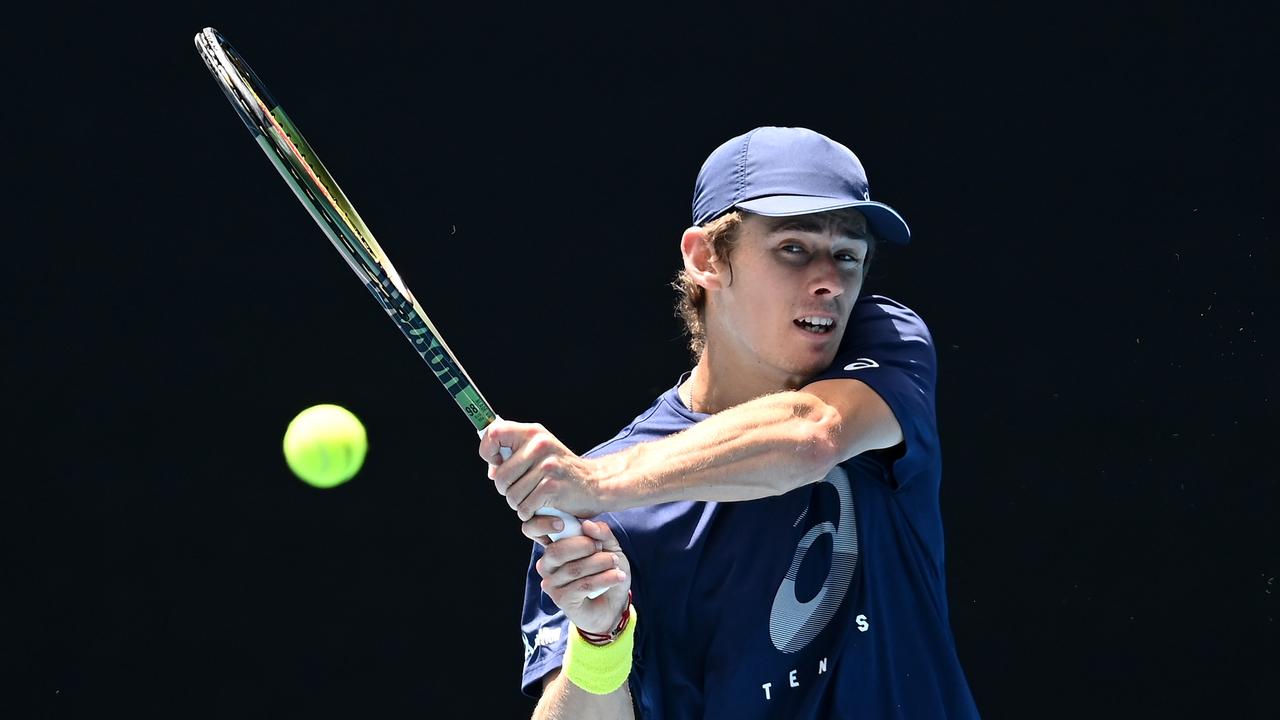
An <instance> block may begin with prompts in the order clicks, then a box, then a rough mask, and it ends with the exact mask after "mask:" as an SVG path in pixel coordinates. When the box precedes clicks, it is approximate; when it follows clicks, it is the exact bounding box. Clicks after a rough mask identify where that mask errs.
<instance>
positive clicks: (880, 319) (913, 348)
mask: <svg viewBox="0 0 1280 720" xmlns="http://www.w3.org/2000/svg"><path fill="white" fill-rule="evenodd" d="M849 323H850V324H849V328H848V329H847V330H846V332H845V336H844V339H843V340H842V341H841V344H840V350H839V351H838V352H837V354H836V359H835V362H833V363H832V364H831V367H829V368H828V369H827V370H826V371H824V372H822V373H821V374H819V375H818V376H817V377H816V378H814V380H813V381H814V382H816V381H818V380H832V379H837V378H853V379H855V380H861V381H862V382H864V383H866V384H867V385H868V386H869V387H870V388H871V389H872V390H874V391H875V392H876V394H878V395H879V396H880V397H881V398H883V399H884V401H885V403H886V404H887V405H888V406H889V409H890V410H892V411H893V415H894V417H895V418H897V420H898V424H899V425H900V426H901V427H902V436H903V441H904V443H905V448H899V450H898V451H899V452H900V453H901V454H900V455H898V456H896V459H893V460H891V461H890V473H889V474H890V479H891V481H892V483H893V485H894V488H895V489H901V488H903V487H905V486H907V485H909V484H911V483H912V481H913V480H916V479H918V478H921V477H926V478H927V477H930V476H933V475H936V474H937V472H938V471H939V465H940V461H939V448H938V424H937V417H936V415H935V400H934V398H935V387H936V384H937V354H936V352H935V350H934V346H933V337H932V335H931V334H930V332H929V328H928V327H927V326H926V325H925V323H924V320H922V319H921V318H920V316H919V315H917V314H916V313H915V312H914V311H912V310H911V309H910V308H908V307H906V306H905V305H902V304H900V303H898V302H895V301H893V300H891V299H889V298H886V297H883V296H880V295H869V296H867V297H864V298H862V299H860V300H859V301H858V303H857V304H856V305H854V309H853V312H852V313H851V315H850V318H849Z"/></svg>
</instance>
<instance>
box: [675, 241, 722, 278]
mask: <svg viewBox="0 0 1280 720" xmlns="http://www.w3.org/2000/svg"><path fill="white" fill-rule="evenodd" d="M680 254H681V255H683V256H684V271H685V272H686V273H688V274H689V277H690V279H692V280H693V282H694V283H695V284H697V285H699V286H701V287H703V288H705V289H707V290H719V289H720V287H721V285H722V283H721V280H720V278H721V275H720V266H719V265H717V263H716V262H715V253H714V252H713V251H712V249H711V239H710V238H708V237H707V232H706V230H703V229H702V228H700V227H698V226H696V225H695V226H693V227H691V228H689V229H688V230H685V231H684V235H682V236H681V237H680Z"/></svg>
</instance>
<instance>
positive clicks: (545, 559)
mask: <svg viewBox="0 0 1280 720" xmlns="http://www.w3.org/2000/svg"><path fill="white" fill-rule="evenodd" d="M535 519H536V518H535ZM542 519H543V520H546V521H548V524H549V521H550V520H551V518H542ZM529 522H530V523H532V522H534V521H533V520H530V521H529ZM527 524H528V523H526V525H527ZM526 534H528V530H526ZM536 569H537V571H538V574H539V575H541V576H542V591H543V592H545V593H546V594H547V597H550V598H551V601H552V602H554V603H555V604H556V606H557V607H559V608H560V609H561V610H563V611H564V614H565V616H566V617H568V618H569V620H570V621H571V622H572V623H573V624H574V625H576V626H578V627H579V628H581V629H583V630H586V631H587V632H595V633H608V632H611V631H612V630H613V629H614V628H615V627H616V626H617V624H618V620H619V619H620V618H621V617H622V611H623V610H624V609H626V606H627V598H628V592H629V591H630V590H631V563H630V561H628V560H627V556H626V555H624V554H623V552H622V546H621V545H619V544H618V540H617V538H615V537H614V535H613V530H612V529H611V528H610V527H609V525H608V524H606V523H603V522H598V521H595V520H583V521H582V534H581V535H578V536H575V537H566V538H561V539H560V540H557V541H555V542H547V543H546V544H545V546H544V548H543V554H542V558H541V559H539V560H538V563H537V565H536ZM600 588H607V592H605V593H604V594H603V595H600V596H599V597H597V598H595V599H594V600H593V599H591V598H590V597H588V595H589V594H590V593H592V592H593V591H595V590H598V589H600Z"/></svg>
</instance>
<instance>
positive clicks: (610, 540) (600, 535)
mask: <svg viewBox="0 0 1280 720" xmlns="http://www.w3.org/2000/svg"><path fill="white" fill-rule="evenodd" d="M582 534H583V536H584V537H589V538H591V539H593V540H597V541H599V543H600V547H601V549H603V550H607V551H609V552H622V545H620V544H618V538H617V537H615V536H614V534H613V528H611V527H609V523H605V522H600V521H599V520H583V521H582Z"/></svg>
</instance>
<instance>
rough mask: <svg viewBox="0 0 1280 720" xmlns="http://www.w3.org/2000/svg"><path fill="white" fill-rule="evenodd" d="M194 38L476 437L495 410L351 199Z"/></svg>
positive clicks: (260, 87) (247, 76)
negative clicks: (388, 257) (420, 303)
mask: <svg viewBox="0 0 1280 720" xmlns="http://www.w3.org/2000/svg"><path fill="white" fill-rule="evenodd" d="M195 43H196V49H197V50H198V51H199V53H200V57H201V58H202V59H203V60H204V64H205V65H206V66H207V67H208V68H209V73H210V74H211V75H213V79H214V80H215V81H217V83H218V87H220V88H222V92H223V93H224V94H226V96H227V99H228V100H230V101H231V106H232V107H234V108H235V109H236V113H238V114H239V115H240V119H241V120H243V121H244V124H245V125H246V126H248V128H249V133H250V134H252V135H253V139H254V140H256V141H257V142H258V145H259V146H260V147H261V148H262V151H263V152H265V153H266V154H267V158H269V159H270V160H271V164H272V165H275V167H276V170H279V171H280V176H281V177H283V178H284V180H285V182H286V183H288V185H289V188H290V189H292V190H293V193H294V194H295V195H297V196H298V199H299V200H301V201H302V205H303V207H305V208H306V209H307V212H309V213H311V217H312V218H314V219H315V221H316V224H317V225H319V226H320V229H321V230H323V231H324V234H325V235H327V236H328V237H329V240H330V242H332V243H333V246H334V247H335V248H337V250H338V254H339V255H341V256H342V259H343V260H346V261H347V265H348V266H349V267H350V268H351V271H352V272H354V273H355V274H356V276H357V277H359V278H360V281H361V282H363V283H364V286H365V287H366V288H368V289H369V292H370V293H371V294H372V295H373V297H374V299H375V300H377V301H378V304H379V305H381V306H382V309H383V310H386V311H387V314H388V315H390V316H391V319H392V320H393V321H395V324H396V327H398V328H400V332H402V333H404V336H405V337H406V338H408V339H409V342H410V343H411V344H412V345H413V349H414V350H416V351H417V352H418V355H419V356H421V357H422V359H423V360H425V361H426V363H427V365H428V366H429V367H430V368H431V371H432V372H433V373H435V376H436V379H438V380H439V381H440V383H441V384H442V385H443V386H444V389H445V390H447V391H448V392H449V396H450V397H452V398H453V401H454V402H455V403H457V405H458V407H459V408H460V409H461V410H462V412H463V414H465V415H466V417H467V419H468V420H470V421H471V424H472V426H474V427H475V430H476V432H477V433H479V434H480V436H481V437H484V433H485V430H486V429H487V428H488V427H489V426H490V425H491V424H493V422H494V421H495V420H497V419H498V415H497V413H495V412H494V410H493V407H492V406H490V405H489V403H488V401H487V400H485V399H484V395H482V394H480V390H479V389H478V388H476V385H475V383H473V382H472V381H471V378H470V377H469V376H468V375H467V371H466V370H464V369H463V368H462V364H461V363H459V362H458V358H457V356H455V355H454V354H453V351H452V350H450V349H449V346H448V345H447V344H445V341H444V338H443V337H442V336H441V335H440V331H439V330H437V329H436V327H435V325H433V324H432V322H431V320H430V319H429V318H428V317H427V314H426V313H425V312H423V310H422V307H421V306H420V305H419V304H418V301H417V300H416V299H414V297H413V293H411V292H409V288H408V287H406V286H405V284H404V281H403V280H401V279H400V275H399V274H398V273H397V272H396V270H395V268H394V267H393V266H392V265H391V261H390V260H388V259H387V256H386V254H385V253H383V252H382V248H381V247H380V246H379V245H378V242H377V241H376V240H374V238H373V233H371V232H369V228H368V226H366V225H365V224H364V220H361V219H360V215H359V213H357V212H356V210H355V208H354V207H352V205H351V201H350V200H348V199H347V196H346V195H345V194H344V193H343V192H342V189H341V188H339V187H338V183H336V182H334V179H333V176H332V175H330V174H329V171H328V170H326V169H325V167H324V164H323V163H321V162H320V158H319V157H317V156H316V153H315V151H314V150H312V149H311V146H310V145H308V144H307V141H306V140H305V139H303V137H302V133H300V132H298V127H297V126H296V125H294V124H293V121H292V120H290V119H289V116H288V115H286V114H285V112H284V108H282V107H280V104H279V103H277V102H276V101H275V98H274V97H273V96H272V95H271V93H270V91H268V90H267V86H266V85H264V84H263V82H262V80H261V79H260V78H259V77H258V75H257V73H255V72H254V71H253V68H251V67H249V63H247V62H245V60H244V58H243V57H242V56H241V55H240V53H238V52H236V49H235V48H234V47H232V46H231V43H229V42H227V40H226V38H224V37H223V36H222V35H221V34H219V33H218V31H217V30H215V29H213V28H205V29H204V30H203V31H201V32H200V33H199V34H198V35H196V37H195ZM502 457H503V459H506V458H509V457H511V449H510V448H507V447H503V448H502ZM538 514H539V515H554V516H556V517H558V518H560V519H561V520H563V521H564V531H562V532H559V533H555V534H553V535H552V536H551V538H552V539H553V540H559V539H560V538H562V537H570V536H573V535H580V534H582V525H581V523H579V522H578V519H577V518H575V517H573V516H572V515H569V514H568V513H564V512H561V511H559V510H556V509H554V508H543V509H541V510H539V511H538ZM601 592H603V591H601Z"/></svg>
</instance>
